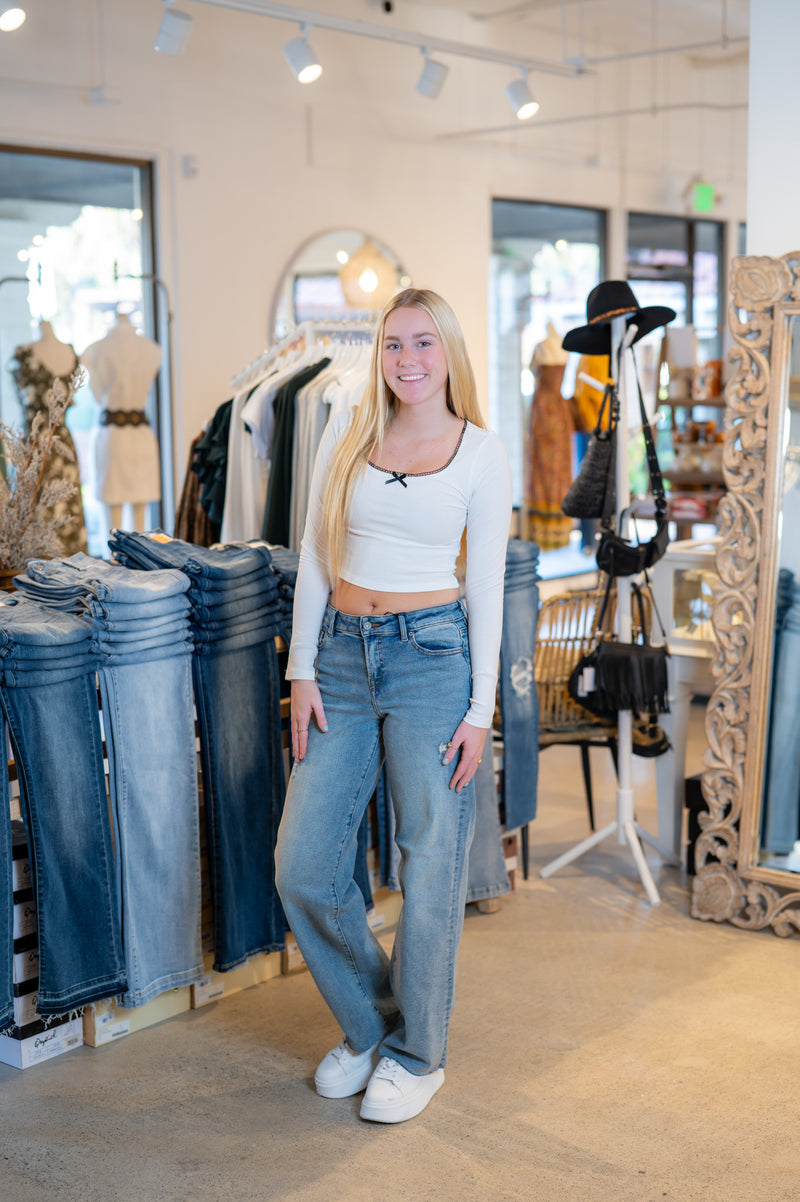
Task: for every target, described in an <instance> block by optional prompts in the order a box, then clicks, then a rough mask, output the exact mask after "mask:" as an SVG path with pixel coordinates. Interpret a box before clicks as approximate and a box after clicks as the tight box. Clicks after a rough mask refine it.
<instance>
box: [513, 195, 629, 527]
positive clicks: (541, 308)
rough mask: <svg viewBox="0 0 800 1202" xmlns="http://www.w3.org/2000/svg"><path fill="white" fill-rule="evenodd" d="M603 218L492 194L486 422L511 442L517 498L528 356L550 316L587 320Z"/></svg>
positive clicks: (570, 370)
mask: <svg viewBox="0 0 800 1202" xmlns="http://www.w3.org/2000/svg"><path fill="white" fill-rule="evenodd" d="M605 224H606V223H605V214H604V213H603V212H602V211H600V210H597V209H584V208H576V207H569V206H566V205H548V204H537V203H533V202H528V201H515V200H494V201H492V257H491V263H490V272H489V425H490V426H491V427H492V428H493V429H494V430H496V431H497V433H498V434H499V435H500V437H501V438H502V439H503V441H504V443H505V444H506V447H507V449H508V453H509V458H510V460H511V474H512V485H513V498H514V504H515V505H520V504H521V502H522V491H523V454H524V447H525V433H524V432H525V430H526V429H527V423H528V410H529V407H530V401H531V397H532V395H533V384H534V382H533V375H532V373H531V371H530V361H531V356H532V355H533V350H534V347H535V346H536V344H537V343H538V342H541V341H542V340H543V339H544V338H545V337H546V335H547V326H548V322H552V324H553V325H554V326H555V328H556V330H557V332H558V333H559V334H561V335H564V334H566V332H567V331H568V330H571V329H572V328H573V327H574V326H578V325H583V324H585V322H586V297H587V296H588V294H589V292H590V291H591V289H592V288H594V286H595V285H596V284H597V283H598V282H599V281H600V280H601V279H602V278H603V268H604V260H605ZM576 367H577V356H570V363H569V364H568V367H567V372H566V373H565V376H564V384H563V389H562V391H563V393H564V395H565V396H571V395H572V393H573V390H574V383H575V381H574V372H575V370H576Z"/></svg>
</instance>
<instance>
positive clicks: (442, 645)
mask: <svg viewBox="0 0 800 1202" xmlns="http://www.w3.org/2000/svg"><path fill="white" fill-rule="evenodd" d="M408 638H409V642H410V643H411V645H412V646H413V647H414V648H416V650H417V651H419V652H420V653H421V654H422V655H459V654H460V653H461V652H462V651H463V650H464V633H463V631H462V628H461V626H460V624H459V623H458V622H454V621H453V620H452V618H446V619H442V621H440V622H431V623H430V624H429V625H425V626H419V627H417V629H416V630H410V631H409V632H408Z"/></svg>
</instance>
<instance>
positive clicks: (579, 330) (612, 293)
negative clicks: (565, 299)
mask: <svg viewBox="0 0 800 1202" xmlns="http://www.w3.org/2000/svg"><path fill="white" fill-rule="evenodd" d="M625 316H627V317H628V320H627V322H626V325H628V326H630V325H635V326H636V336H635V338H634V339H633V341H634V342H638V341H639V339H640V338H644V336H645V334H649V333H650V331H651V330H657V329H658V327H659V326H665V325H668V324H669V323H670V322H671V321H674V320H675V318H676V316H677V314H676V312H675V310H674V309H669V308H667V306H666V305H647V306H645V308H644V309H642V308H641V307H640V306H639V302H638V301H637V299H636V297H635V296H634V295H633V290H632V289H631V286H630V284H628V282H627V281H626V280H604V281H603V283H602V284H598V285H597V287H596V288H593V289H592V291H591V292H590V293H589V295H588V296H587V298H586V317H587V321H588V324H587V325H585V326H576V328H575V329H574V330H570V331H569V333H568V334H565V335H564V339H563V341H562V343H561V345H562V346H563V348H564V350H565V351H578V353H579V354H581V355H610V354H611V322H612V321H613V320H614V318H615V317H625Z"/></svg>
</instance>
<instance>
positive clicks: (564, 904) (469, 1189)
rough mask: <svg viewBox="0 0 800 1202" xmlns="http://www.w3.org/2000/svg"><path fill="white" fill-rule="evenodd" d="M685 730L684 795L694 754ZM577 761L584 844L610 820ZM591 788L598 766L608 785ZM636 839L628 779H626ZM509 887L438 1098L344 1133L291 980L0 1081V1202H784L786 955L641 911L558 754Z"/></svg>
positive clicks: (790, 1038)
mask: <svg viewBox="0 0 800 1202" xmlns="http://www.w3.org/2000/svg"><path fill="white" fill-rule="evenodd" d="M701 722H702V712H701V711H700V710H699V708H698V707H693V733H692V736H691V739H690V751H689V760H690V763H689V764H688V766H687V771H696V770H697V768H698V766H699V756H700V754H701V749H702V740H701V736H700V728H701ZM607 760H609V757H608V756H607V755H606V754H605V753H601V752H596V753H593V761H594V771H595V779H596V785H597V789H596V794H597V798H598V811H599V813H598V822H599V823H605V822H607V821H609V819H610V818H611V816H612V814H613V804H612V802H613V796H614V794H613V786H612V778H611V776H610V774H609V772H608V769H607V765H606V761H607ZM609 763H610V760H609ZM635 783H636V792H637V814H638V817H639V819H640V821H641V822H642V823H643V825H645V826H647V827H648V828H649V829H652V830H654V829H655V825H654V821H655V820H654V801H653V765H652V763H649V762H647V761H643V760H637V761H635ZM539 805H540V816H539V818H538V819H537V821H536V824H535V825H534V827H533V828H532V845H533V848H532V854H533V861H534V873H532V877H531V880H530V881H528V882H527V883H519V884H518V887H517V889H516V891H515V892H514V893H513V894H511V895H510V896H508V897H506V898H504V899H503V903H502V908H501V910H500V912H499V913H497V914H493V915H479V914H477V913H470V914H469V916H468V920H467V922H466V923H465V931H464V939H463V944H462V952H461V961H460V967H459V988H458V998H457V1004H456V1010H455V1013H454V1016H453V1022H452V1026H451V1039H450V1059H449V1063H448V1067H447V1080H446V1083H445V1086H444V1088H443V1089H442V1090H441V1091H440V1093H439V1094H438V1095H437V1096H436V1098H435V1099H434V1100H433V1101H432V1103H431V1104H430V1106H429V1107H428V1109H427V1110H426V1111H425V1112H424V1113H423V1114H422V1115H421V1116H419V1117H418V1118H417V1119H415V1120H413V1121H411V1122H409V1123H406V1124H403V1125H400V1126H398V1127H381V1126H378V1125H370V1124H366V1123H363V1122H361V1121H360V1120H359V1118H358V1105H359V1100H358V1099H346V1100H343V1101H325V1100H323V1099H321V1098H318V1097H317V1096H316V1095H315V1093H314V1092H313V1087H312V1085H311V1083H310V1079H309V1078H310V1074H311V1073H312V1071H313V1067H314V1065H315V1063H316V1061H317V1060H318V1059H319V1058H320V1056H321V1055H322V1054H323V1053H324V1052H325V1051H326V1050H327V1049H328V1048H329V1047H330V1046H331V1045H332V1044H333V1043H335V1042H336V1039H337V1038H338V1032H337V1030H336V1028H335V1026H334V1023H333V1021H332V1019H331V1018H330V1016H329V1015H328V1013H327V1011H326V1009H325V1007H324V1005H323V1003H322V1001H321V1000H320V998H319V996H318V994H317V992H316V990H315V987H314V985H313V982H312V981H311V979H310V977H309V976H308V974H307V973H303V974H300V975H297V976H289V977H283V978H280V979H277V980H274V981H271V982H268V983H266V984H264V985H260V986H258V987H256V988H253V989H249V990H247V991H245V992H242V993H240V994H238V995H236V996H233V997H228V998H226V999H224V1000H223V1001H221V1002H219V1003H216V1004H212V1005H210V1006H207V1007H205V1008H204V1009H201V1010H194V1011H190V1012H189V1013H186V1014H184V1015H181V1016H179V1017H177V1018H174V1019H171V1020H169V1021H168V1022H165V1023H162V1024H160V1025H159V1026H157V1027H152V1028H150V1029H148V1030H144V1031H140V1032H138V1033H137V1034H135V1035H132V1036H130V1037H128V1038H126V1039H122V1040H120V1041H118V1042H116V1043H114V1044H112V1045H110V1046H107V1047H104V1048H100V1049H92V1048H89V1047H84V1048H80V1049H77V1050H76V1051H74V1052H71V1053H68V1054H67V1055H65V1056H62V1057H60V1058H58V1059H55V1060H53V1061H50V1062H48V1063H45V1064H42V1065H39V1066H37V1067H35V1068H32V1069H29V1070H26V1071H25V1072H18V1071H17V1070H14V1069H11V1068H7V1067H5V1066H0V1130H2V1136H1V1137H0V1199H3V1200H4V1202H44V1200H45V1199H47V1202H51V1200H52V1199H57V1200H58V1202H73V1200H76V1202H77V1200H80V1202H112V1200H113V1202H128V1200H131V1202H133V1200H134V1199H136V1200H137V1202H142V1200H144V1202H150V1200H151V1199H153V1200H154V1199H159V1200H170V1202H171V1200H178V1199H180V1200H183V1199H186V1200H189V1199H197V1200H203V1202H206V1200H213V1202H216V1200H218V1199H219V1200H223V1199H224V1200H226V1202H245V1200H247V1202H249V1200H250V1199H253V1200H256V1199H258V1200H260V1199H282V1200H286V1202H312V1200H313V1202H383V1200H384V1199H386V1200H391V1199H399V1200H401V1202H406V1200H407V1202H438V1200H446V1202H473V1200H474V1202H478V1200H480V1202H487V1200H488V1202H495V1200H497V1202H500V1200H505V1199H517V1198H519V1199H523V1198H524V1199H526V1200H531V1199H532V1200H534V1202H556V1200H558V1202H561V1200H562V1199H569V1200H572V1199H579V1200H581V1202H584V1200H589V1202H628V1200H630V1202H658V1200H662V1199H672V1200H673V1202H694V1200H702V1202H737V1200H738V1199H747V1200H748V1202H780V1200H782V1199H787V1200H788V1199H792V1200H796V1199H798V1198H800V1159H798V1152H797V1139H796V1130H797V1122H796V1108H797V1105H798V1098H799V1097H800V1038H799V1036H800V1022H798V1009H799V1008H800V971H799V969H798V965H799V964H800V960H799V959H798V958H799V957H800V946H798V942H797V940H796V939H794V940H782V939H779V938H777V937H776V936H775V935H773V934H771V933H750V932H741V931H738V930H736V929H735V928H733V927H731V926H715V925H708V924H703V923H699V922H696V921H694V920H692V919H691V918H690V917H689V913H688V910H689V900H688V891H687V882H686V878H685V876H682V875H681V873H680V872H679V871H678V870H675V869H667V868H659V867H658V859H657V857H656V855H655V853H652V854H651V853H648V860H649V862H650V863H651V864H652V866H653V870H654V873H655V875H656V879H657V883H658V887H659V889H660V892H661V898H662V904H661V905H660V907H658V908H653V907H651V906H650V905H649V904H648V902H647V900H646V899H645V897H644V895H643V892H642V888H641V885H640V883H639V881H638V878H637V875H636V871H635V868H634V866H633V862H632V860H631V859H630V856H629V854H628V852H627V851H626V850H625V849H622V848H620V847H619V846H618V845H617V844H616V842H615V841H614V840H613V839H612V840H608V841H606V842H605V843H603V844H602V845H601V846H600V847H598V848H596V849H594V850H593V851H592V852H591V853H590V854H588V855H587V856H585V857H584V858H583V859H582V860H580V861H578V862H577V863H575V864H573V865H571V866H569V867H567V868H565V869H563V870H562V871H560V872H559V873H557V874H556V875H555V876H553V877H551V878H549V879H548V880H546V881H545V880H542V879H541V878H539V877H538V875H537V874H536V868H537V866H538V867H541V866H542V865H543V864H545V863H547V862H548V861H549V860H550V859H552V858H554V856H555V855H557V854H559V853H560V852H561V851H563V850H566V849H567V848H568V847H569V846H571V845H572V844H573V843H575V842H577V841H578V840H580V839H581V838H583V837H584V835H585V834H586V832H587V824H586V813H585V805H584V802H583V797H582V791H581V783H580V760H579V755H578V752H577V750H576V749H574V748H551V749H549V750H548V751H547V752H545V754H544V755H543V757H542V761H541V784H540V803H539Z"/></svg>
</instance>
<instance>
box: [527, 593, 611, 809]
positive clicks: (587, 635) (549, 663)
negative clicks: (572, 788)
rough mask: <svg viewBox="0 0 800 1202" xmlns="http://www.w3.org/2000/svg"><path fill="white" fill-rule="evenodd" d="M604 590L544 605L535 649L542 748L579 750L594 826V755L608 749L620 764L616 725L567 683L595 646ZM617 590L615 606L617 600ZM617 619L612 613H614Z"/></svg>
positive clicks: (571, 595)
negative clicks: (572, 692) (579, 700)
mask: <svg viewBox="0 0 800 1202" xmlns="http://www.w3.org/2000/svg"><path fill="white" fill-rule="evenodd" d="M603 592H604V590H603V589H602V588H601V589H597V588H593V589H577V590H576V591H575V592H572V593H559V594H558V595H556V596H553V597H548V598H547V599H546V600H545V601H543V602H542V605H541V608H540V610H539V624H538V628H537V633H536V649H535V651H534V659H533V664H534V677H535V679H536V689H537V692H538V695H539V748H540V750H543V749H544V748H545V747H552V746H554V745H556V744H563V743H567V744H574V745H576V746H578V747H579V748H580V752H581V764H582V767H583V783H584V788H585V790H586V805H587V807H588V810H589V825H590V827H591V829H592V830H594V829H595V826H594V798H593V795H592V776H591V767H590V763H589V751H590V749H591V748H592V747H607V748H608V749H609V751H610V752H611V755H612V757H613V759H614V767H615V768H616V763H617V725H616V722H608V721H606V720H604V719H602V718H597V717H595V715H594V714H592V713H590V711H589V710H587V709H584V707H583V706H582V705H579V704H578V703H577V701H574V700H573V699H572V697H570V695H569V692H568V691H567V681H568V680H569V677H570V673H571V672H572V669H573V668H574V667H575V665H576V663H577V662H578V660H579V659H580V657H581V656H582V655H584V654H585V653H586V652H587V651H588V650H589V648H590V647H591V645H592V642H593V634H594V629H595V622H596V617H597V613H598V610H599V607H600V606H601V605H602V603H603ZM615 599H616V598H615V594H614V593H613V592H612V596H611V598H610V602H609V603H610V605H611V606H613V605H614V602H615ZM611 618H612V620H613V612H612V614H611Z"/></svg>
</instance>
